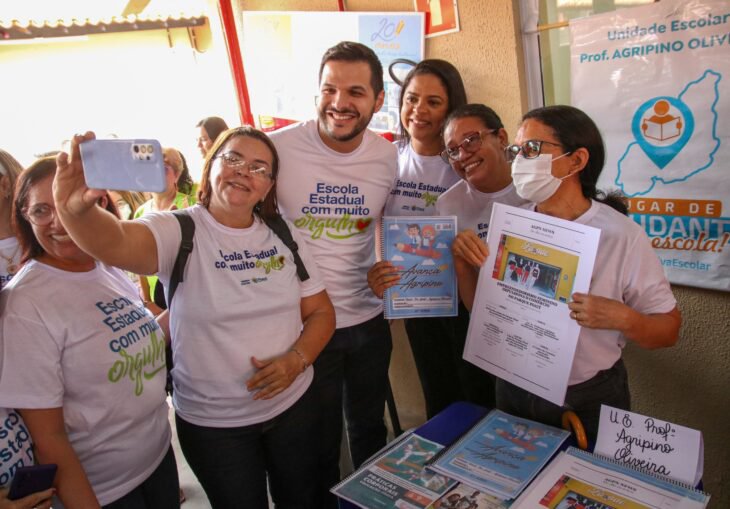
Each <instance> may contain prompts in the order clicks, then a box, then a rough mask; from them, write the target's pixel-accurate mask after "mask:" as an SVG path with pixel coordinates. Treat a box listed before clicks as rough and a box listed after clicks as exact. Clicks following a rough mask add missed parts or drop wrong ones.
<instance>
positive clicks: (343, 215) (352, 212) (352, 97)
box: [271, 42, 397, 508]
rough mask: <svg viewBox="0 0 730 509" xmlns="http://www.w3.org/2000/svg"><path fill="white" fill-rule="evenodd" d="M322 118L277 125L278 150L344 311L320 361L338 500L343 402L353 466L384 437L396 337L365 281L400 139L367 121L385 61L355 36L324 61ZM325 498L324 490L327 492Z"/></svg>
mask: <svg viewBox="0 0 730 509" xmlns="http://www.w3.org/2000/svg"><path fill="white" fill-rule="evenodd" d="M319 83H320V96H319V100H318V103H317V110H318V118H317V119H316V120H309V121H307V122H302V123H299V124H296V125H294V126H291V127H288V128H286V129H283V130H281V131H278V132H276V133H273V134H272V135H271V138H272V139H273V140H274V143H275V144H276V149H277V151H278V153H279V157H280V161H281V164H280V170H279V178H278V182H277V188H278V189H277V199H278V202H279V207H280V209H281V211H282V213H283V214H284V216H285V217H286V218H287V219H289V220H290V221H291V222H292V223H294V226H295V227H296V228H297V229H298V230H299V232H300V233H301V235H302V237H303V238H304V239H305V240H306V241H307V243H308V245H309V248H310V251H311V253H312V255H313V256H314V258H315V260H316V261H317V264H318V266H319V268H320V272H321V274H322V278H323V279H324V282H325V287H326V288H327V293H328V294H329V295H330V298H331V299H332V303H333V304H334V306H335V311H336V313H337V330H336V331H335V334H334V336H333V337H332V339H331V340H330V342H329V344H328V345H327V347H326V348H325V349H324V351H323V352H322V353H321V354H320V356H319V358H318V359H317V360H316V361H315V363H314V383H313V385H312V387H313V391H314V394H315V396H316V397H317V398H318V400H319V402H320V403H321V405H322V408H321V412H320V415H321V423H320V424H321V425H320V428H319V429H320V430H321V433H320V438H321V440H322V443H321V451H322V452H321V455H320V473H321V485H320V486H319V488H320V489H319V492H320V493H321V496H322V500H321V504H318V505H317V507H318V508H320V507H321V508H325V507H336V500H335V498H334V497H333V496H331V495H329V488H331V487H332V486H333V485H334V484H335V483H337V482H338V481H339V457H340V440H341V437H342V417H341V416H342V407H343V404H344V413H345V418H346V419H347V436H348V440H349V445H350V453H351V456H352V460H353V463H354V465H355V467H358V466H359V465H361V464H362V463H363V462H364V461H365V459H367V458H368V457H369V456H370V455H372V454H373V453H375V452H376V451H377V450H378V449H380V448H381V447H382V446H383V445H385V443H386V428H385V423H384V420H383V414H384V408H385V397H386V393H387V390H388V365H389V364H390V352H391V348H392V340H391V336H390V329H389V327H388V324H387V322H386V321H385V320H384V319H383V316H382V301H381V300H380V299H378V298H376V297H375V296H374V295H373V293H372V291H370V288H369V287H368V284H367V271H368V269H369V268H370V267H371V266H372V265H373V263H375V235H376V227H377V224H378V222H379V221H380V218H381V216H382V211H383V208H384V206H385V201H386V199H387V198H388V195H389V194H390V191H391V188H392V185H393V182H394V180H395V177H396V173H397V151H396V148H395V146H394V145H392V144H391V143H389V142H387V141H386V140H385V139H383V138H381V137H379V136H377V135H375V134H374V133H372V132H371V131H369V130H368V129H367V125H368V123H369V122H370V119H371V118H372V116H373V114H374V113H375V112H376V111H378V110H379V109H380V107H381V106H382V104H383V98H384V92H383V69H382V66H381V64H380V61H379V60H378V57H377V56H376V55H375V53H374V52H373V51H372V50H370V49H369V48H367V47H366V46H364V45H362V44H359V43H354V42H341V43H339V44H337V45H336V46H334V47H332V48H330V49H328V50H327V51H326V52H325V54H324V56H323V57H322V63H321V65H320V71H319ZM325 499H326V500H325Z"/></svg>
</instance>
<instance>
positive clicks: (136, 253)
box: [55, 127, 335, 509]
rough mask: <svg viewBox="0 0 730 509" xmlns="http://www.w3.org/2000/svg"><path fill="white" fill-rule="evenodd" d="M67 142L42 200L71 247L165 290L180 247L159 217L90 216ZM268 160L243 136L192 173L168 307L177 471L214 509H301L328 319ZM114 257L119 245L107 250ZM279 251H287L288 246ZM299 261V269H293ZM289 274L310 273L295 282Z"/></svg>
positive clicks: (256, 142) (247, 132)
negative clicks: (51, 199) (317, 363)
mask: <svg viewBox="0 0 730 509" xmlns="http://www.w3.org/2000/svg"><path fill="white" fill-rule="evenodd" d="M91 138H93V134H92V133H87V135H85V136H83V137H82V136H76V137H75V138H74V140H73V142H72V150H71V155H70V157H68V158H67V157H65V155H62V156H60V157H59V159H58V167H59V171H58V175H57V178H56V182H55V198H56V204H57V207H58V210H59V215H60V216H61V218H62V220H63V223H64V225H65V226H66V228H67V230H68V232H69V234H70V235H71V237H72V238H73V239H74V240H76V241H77V242H78V243H79V245H80V246H82V247H83V249H85V250H86V251H87V252H89V253H93V254H94V256H97V257H98V258H99V259H100V260H103V261H104V262H106V263H109V264H111V265H114V266H117V267H120V268H123V269H125V270H129V271H132V272H135V273H137V274H154V273H156V274H157V275H158V276H159V278H160V281H161V282H162V284H163V285H164V287H165V290H166V292H167V291H168V290H169V288H170V279H171V276H172V273H173V267H174V264H175V260H176V258H177V254H178V252H179V248H180V243H181V239H182V230H181V227H180V224H179V223H178V221H177V219H176V218H175V216H174V214H173V213H171V212H156V213H152V214H148V215H145V216H144V217H142V218H140V219H137V220H134V221H119V220H118V219H117V218H116V217H115V216H114V215H112V214H109V213H107V212H105V211H104V210H102V209H100V208H99V207H96V206H95V205H94V204H95V202H96V200H97V199H98V198H99V196H100V195H101V193H100V192H98V191H95V190H92V189H89V188H87V187H86V184H85V182H84V177H83V165H82V161H81V160H80V154H79V144H80V143H82V142H83V141H85V140H88V139H91ZM278 169H279V159H278V156H277V153H276V150H275V148H274V145H273V144H272V142H271V140H269V138H268V137H267V136H266V135H265V134H263V133H262V132H260V131H257V130H255V129H253V128H250V127H241V128H236V129H230V130H228V131H226V132H224V133H223V134H221V135H220V136H219V138H218V140H217V141H216V142H215V144H214V145H213V146H212V148H211V149H210V153H209V155H208V157H207V158H206V160H205V167H204V169H203V177H202V183H201V189H200V193H199V197H200V200H199V203H198V204H197V205H195V206H193V207H190V208H188V209H186V211H185V212H186V213H187V214H189V216H190V217H191V218H192V220H193V222H194V224H195V232H194V236H193V239H194V240H193V244H194V247H193V250H192V253H191V254H190V257H189V259H188V261H187V263H186V268H185V272H184V279H183V282H182V284H181V285H180V286H179V287H178V288H177V292H176V293H175V295H174V296H173V298H172V302H171V303H170V306H169V310H170V330H171V335H172V338H173V341H172V347H173V358H174V368H173V369H172V379H173V384H174V392H173V405H174V407H175V415H176V423H177V431H178V437H179V439H180V445H181V447H182V450H183V453H184V454H185V458H186V459H187V461H188V463H189V464H190V466H191V468H192V469H193V472H195V475H196V476H197V477H198V480H199V481H200V483H201V485H202V486H203V488H204V489H205V492H206V494H207V495H208V499H209V500H210V502H211V505H212V506H213V507H214V508H239V507H246V508H251V509H259V508H261V509H264V508H268V501H267V483H268V486H269V488H270V491H271V496H272V499H273V501H274V503H275V504H276V506H277V507H281V508H307V507H311V501H310V499H311V495H312V492H313V488H314V487H315V482H314V481H315V476H316V458H317V454H316V451H317V445H318V444H316V443H315V441H313V440H312V436H316V433H315V429H314V427H315V425H316V422H317V420H316V419H317V413H318V412H317V410H318V408H317V404H316V401H313V398H312V392H311V391H310V390H308V389H309V387H310V384H311V382H312V377H313V370H312V368H311V364H312V362H313V361H314V360H315V359H316V358H317V356H318V355H319V353H320V352H321V350H322V348H324V346H325V345H326V344H327V342H328V341H329V338H330V337H331V335H332V333H333V331H334V324H335V319H334V310H333V308H332V304H331V302H330V300H329V297H328V296H327V293H326V292H325V290H324V284H323V283H322V281H321V280H320V278H319V274H318V271H317V268H316V264H315V263H314V261H313V259H312V258H311V257H310V256H309V252H308V250H307V247H306V243H305V242H302V241H301V240H300V238H299V236H298V234H297V233H296V231H293V229H292V230H290V233H291V234H292V235H293V239H294V240H295V241H296V242H297V243H298V246H299V250H298V252H299V253H300V254H301V258H300V259H299V255H298V254H296V253H297V251H296V250H295V251H292V249H296V248H295V246H294V245H293V244H291V243H288V244H287V243H286V242H284V241H283V240H282V236H285V235H284V234H283V232H282V229H281V228H280V226H281V225H283V227H284V228H286V227H287V225H286V223H284V222H283V220H281V217H280V216H279V214H278V209H277V205H276V187H275V186H276V176H277V173H278ZM118 246H121V248H119V247H118ZM289 246H291V249H290V247H289ZM302 262H303V263H302ZM299 265H303V268H306V271H307V272H308V273H309V274H308V277H307V275H306V274H302V273H301V272H300V271H299V268H300V267H299Z"/></svg>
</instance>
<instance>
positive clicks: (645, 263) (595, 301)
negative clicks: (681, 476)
mask: <svg viewBox="0 0 730 509" xmlns="http://www.w3.org/2000/svg"><path fill="white" fill-rule="evenodd" d="M507 153H508V154H509V155H510V156H511V157H513V158H514V160H513V162H512V178H513V180H514V184H515V187H516V188H517V193H518V194H519V195H520V196H521V197H522V198H524V199H526V200H529V201H531V202H533V203H534V204H535V205H534V209H535V210H536V211H537V212H540V213H543V214H547V215H550V216H553V217H558V218H561V219H566V220H569V221H575V222H577V223H580V224H585V225H588V226H593V227H595V228H599V229H600V230H601V238H600V243H599V246H598V253H597V256H596V262H595V266H594V271H593V276H592V278H591V286H590V288H589V291H588V293H587V294H583V293H574V294H573V295H572V301H571V302H570V304H569V306H568V307H569V308H570V317H571V318H572V319H573V320H576V321H577V323H578V325H580V326H581V327H582V328H581V332H580V336H579V337H578V346H577V349H576V353H575V358H574V360H573V365H572V368H571V372H570V379H569V387H568V391H567V395H566V399H565V404H564V406H563V407H559V406H557V405H554V404H552V403H550V402H548V401H546V400H544V399H541V398H539V397H538V396H536V395H534V394H531V393H529V392H527V391H525V390H523V389H520V388H518V387H515V386H514V385H512V384H509V383H507V382H505V381H503V380H498V381H497V406H498V408H500V409H502V410H504V411H506V412H508V413H510V414H513V415H518V416H521V417H526V418H529V419H533V420H537V421H541V422H545V423H548V424H553V425H560V420H561V415H562V413H563V411H564V410H567V409H570V410H573V411H575V412H576V413H577V414H578V416H579V417H580V418H581V420H582V422H583V425H584V427H585V428H586V433H587V435H588V438H589V440H594V439H595V437H596V433H597V428H598V420H599V416H600V409H601V404H606V405H610V406H612V407H616V408H621V409H627V410H628V409H629V406H630V395H629V388H628V379H627V374H626V369H625V367H624V364H623V362H622V360H621V352H622V349H623V347H624V346H625V344H626V342H627V341H633V342H635V343H636V344H638V345H639V346H641V347H643V348H649V349H654V348H661V347H667V346H672V345H673V344H674V343H675V342H676V341H677V337H678V333H679V327H680V325H681V315H680V312H679V310H678V309H677V305H676V301H675V299H674V297H673V295H672V291H671V288H670V286H669V282H668V281H667V279H666V277H665V275H664V271H663V269H662V267H661V264H660V262H659V259H658V258H657V256H656V254H655V253H654V251H653V250H652V248H651V245H650V243H649V240H648V239H647V237H646V235H645V233H644V232H643V231H642V229H641V228H640V227H639V226H638V225H637V224H636V223H634V222H633V221H632V220H631V219H629V218H628V217H626V213H627V207H626V204H625V202H624V201H623V199H622V197H621V196H620V195H614V194H609V195H606V194H604V193H602V192H601V191H598V190H597V189H596V183H597V181H598V177H599V175H600V174H601V170H602V169H603V164H604V160H605V152H604V147H603V140H602V138H601V134H600V133H599V131H598V128H597V127H596V125H595V123H594V122H593V121H592V120H591V119H590V118H589V117H588V116H587V115H586V114H585V113H584V112H582V111H581V110H578V109H576V108H573V107H571V106H549V107H545V108H538V109H535V110H532V111H530V112H528V113H527V114H526V115H525V116H524V117H523V119H522V124H521V126H520V129H519V131H518V132H517V136H516V138H515V144H514V145H511V146H510V147H508V149H507Z"/></svg>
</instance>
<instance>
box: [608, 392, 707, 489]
mask: <svg viewBox="0 0 730 509" xmlns="http://www.w3.org/2000/svg"><path fill="white" fill-rule="evenodd" d="M594 452H595V453H596V454H600V455H602V456H606V457H608V458H612V459H614V460H616V461H618V462H619V463H622V464H625V465H628V466H630V467H634V468H637V469H639V470H643V471H645V472H648V473H650V474H653V475H657V476H660V477H667V478H669V479H674V480H675V481H680V482H683V483H685V484H688V485H691V486H695V485H696V484H697V483H698V482H699V481H700V479H701V478H702V470H703V463H704V446H703V441H702V433H701V432H699V431H697V430H694V429H690V428H685V427H684V426H679V425H677V424H672V423H671V422H667V421H661V420H659V419H655V418H654V417H647V416H645V415H641V414H637V413H634V412H628V411H626V410H618V409H616V408H612V407H610V406H606V405H601V420H600V423H599V426H598V441H597V442H596V448H595V451H594Z"/></svg>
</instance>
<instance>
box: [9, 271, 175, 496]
mask: <svg viewBox="0 0 730 509" xmlns="http://www.w3.org/2000/svg"><path fill="white" fill-rule="evenodd" d="M0 306H2V318H1V319H0V320H1V321H0V325H1V327H2V336H0V347H1V348H0V351H2V361H1V362H2V364H1V366H2V368H0V407H3V408H26V409H31V408H36V409H42V408H59V407H60V408H63V416H64V423H65V427H66V433H67V434H68V438H69V441H70V443H71V446H72V447H73V448H74V451H75V452H76V455H77V456H78V458H79V460H80V461H81V464H82V465H83V467H84V471H85V472H86V476H87V477H88V479H89V482H90V483H91V487H92V488H93V490H94V493H95V494H96V497H97V499H98V500H99V503H101V505H105V504H109V503H110V502H113V501H115V500H117V499H119V498H121V497H122V496H124V495H126V494H127V493H129V492H130V491H132V490H133V489H134V488H136V487H137V486H139V485H140V484H141V483H142V482H143V481H144V480H145V479H147V477H149V476H150V474H152V472H153V471H154V470H155V469H156V468H157V466H158V465H159V464H160V462H161V461H162V459H163V457H164V456H165V454H166V453H167V450H168V448H169V447H170V438H171V433H170V424H169V422H168V412H169V409H168V406H167V404H166V402H165V341H164V339H165V338H164V334H163V333H162V331H161V329H160V328H159V326H158V325H157V322H155V319H154V317H153V316H152V315H151V314H150V313H149V311H147V310H146V309H145V307H144V305H143V304H142V302H141V301H140V299H139V295H138V292H137V289H136V288H135V287H134V285H133V284H132V283H131V282H130V281H129V279H128V278H127V276H126V275H125V274H124V272H122V271H120V270H118V269H115V268H112V267H108V266H106V265H103V264H97V266H96V267H95V268H94V269H93V270H91V271H89V272H67V271H63V270H59V269H56V268H54V267H51V266H49V265H46V264H43V263H40V262H37V261H30V262H28V263H27V264H26V265H25V266H24V267H23V268H22V269H21V270H20V271H19V272H18V274H17V275H16V276H15V277H14V278H13V280H12V281H11V282H10V284H9V285H8V286H7V287H6V288H5V289H4V290H3V291H2V293H1V294H0Z"/></svg>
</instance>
